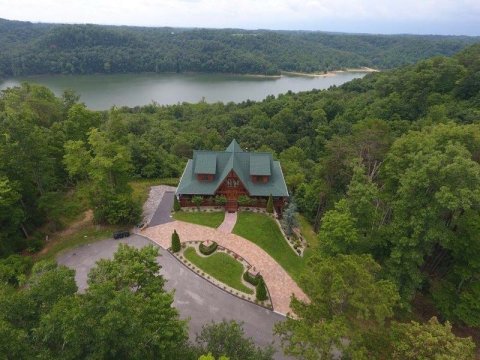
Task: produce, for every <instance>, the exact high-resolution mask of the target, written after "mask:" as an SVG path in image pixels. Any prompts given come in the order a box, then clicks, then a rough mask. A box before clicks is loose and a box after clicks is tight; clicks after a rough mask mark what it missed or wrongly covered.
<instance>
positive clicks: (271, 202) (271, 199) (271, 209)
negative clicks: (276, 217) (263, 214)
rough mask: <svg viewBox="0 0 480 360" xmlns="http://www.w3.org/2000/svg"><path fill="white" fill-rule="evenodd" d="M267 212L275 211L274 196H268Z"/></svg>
mask: <svg viewBox="0 0 480 360" xmlns="http://www.w3.org/2000/svg"><path fill="white" fill-rule="evenodd" d="M267 212H268V213H269V214H272V213H273V196H272V195H270V196H269V197H268V202H267Z"/></svg>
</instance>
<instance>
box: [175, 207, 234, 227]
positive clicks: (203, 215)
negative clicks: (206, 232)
mask: <svg viewBox="0 0 480 360" xmlns="http://www.w3.org/2000/svg"><path fill="white" fill-rule="evenodd" d="M173 218H174V219H176V220H180V221H185V222H189V223H192V224H198V225H203V226H208V227H211V228H215V229H216V228H217V227H219V226H220V224H221V223H222V222H223V220H224V219H225V213H224V212H223V211H214V212H185V211H180V212H178V213H175V214H173Z"/></svg>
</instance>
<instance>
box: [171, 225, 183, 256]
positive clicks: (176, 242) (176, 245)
mask: <svg viewBox="0 0 480 360" xmlns="http://www.w3.org/2000/svg"><path fill="white" fill-rule="evenodd" d="M181 248H182V244H180V236H178V233H177V230H173V234H172V252H179V251H180V249H181Z"/></svg>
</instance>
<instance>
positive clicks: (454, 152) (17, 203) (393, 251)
mask: <svg viewBox="0 0 480 360" xmlns="http://www.w3.org/2000/svg"><path fill="white" fill-rule="evenodd" d="M479 123H480V45H478V44H476V45H472V46H470V47H468V48H466V49H464V50H463V51H461V52H460V53H458V54H456V55H455V56H453V57H451V58H448V57H435V58H432V59H428V60H424V61H421V62H419V63H418V64H416V65H407V66H404V67H402V68H399V69H395V70H391V71H385V72H381V73H375V74H370V75H367V76H365V77H364V78H363V79H357V80H353V81H351V82H349V83H346V84H344V85H342V86H341V87H338V88H336V87H333V88H331V89H329V90H323V91H310V92H303V93H298V94H293V93H288V94H285V95H280V96H278V98H275V97H273V96H270V97H268V98H266V99H265V100H264V101H262V102H253V101H246V102H243V103H239V104H234V103H227V104H223V103H216V104H207V103H204V102H200V103H198V104H187V103H184V104H180V105H172V106H158V105H157V104H154V103H153V104H151V105H148V106H144V107H137V108H118V109H112V110H110V111H108V112H94V111H90V110H88V109H86V108H85V107H84V106H83V105H82V104H81V103H79V99H78V97H77V96H76V95H75V94H74V93H72V92H71V91H66V92H65V93H64V94H63V96H62V97H61V98H57V97H55V96H54V94H53V93H52V92H51V91H50V90H48V89H46V88H44V87H41V86H37V85H32V84H27V83H25V84H23V85H22V86H21V87H17V88H12V89H9V90H6V91H4V92H3V93H2V95H1V97H0V128H1V129H2V134H1V136H0V199H1V202H0V224H1V227H0V256H6V255H8V254H10V253H13V252H17V251H20V250H22V249H23V248H25V247H27V246H29V241H30V239H31V234H32V232H34V231H35V229H36V228H38V227H40V226H43V227H45V224H50V226H51V227H53V228H54V227H55V226H59V227H60V226H61V224H60V223H59V222H60V220H59V219H61V215H62V214H64V213H65V212H66V211H68V209H65V208H62V207H59V206H56V204H58V203H59V202H58V201H57V200H58V199H59V198H60V197H62V196H64V195H65V194H66V193H68V191H69V190H71V189H77V190H78V191H80V190H81V192H82V193H83V194H84V196H85V198H86V199H87V201H88V203H89V205H90V206H91V208H92V209H93V210H94V212H95V219H96V221H98V222H109V223H118V222H135V221H136V220H137V219H138V216H139V213H140V210H139V205H138V204H136V203H135V202H134V201H133V199H132V196H131V188H130V186H129V185H128V182H129V180H130V179H132V178H158V177H175V176H177V177H178V176H180V175H181V171H182V169H183V166H184V164H185V160H186V159H188V158H189V157H190V156H191V154H192V150H193V149H218V150H223V149H224V148H225V147H226V146H227V145H228V143H229V142H230V141H231V140H232V139H233V138H235V139H237V141H238V142H239V143H240V144H241V146H242V147H244V148H249V149H251V150H267V151H273V152H274V153H275V154H276V155H275V156H276V157H277V158H279V159H280V160H281V164H282V169H283V171H284V174H285V177H286V181H287V185H288V187H289V189H290V190H291V193H292V194H293V196H294V199H295V201H296V203H297V206H298V209H299V211H300V212H301V213H302V214H303V215H304V216H305V217H306V218H307V219H309V220H310V221H311V222H312V224H313V225H314V227H315V229H316V230H317V231H318V232H319V239H320V243H321V245H322V246H321V248H320V249H319V250H318V253H319V256H322V258H331V257H337V256H342V255H355V256H363V255H369V256H372V258H373V259H374V260H375V261H376V262H377V263H378V264H380V265H381V270H378V273H379V274H380V275H379V276H381V277H382V278H383V279H386V280H388V281H390V282H391V283H392V284H394V286H395V287H396V288H397V291H398V292H399V294H400V298H399V299H400V304H401V305H402V308H403V309H404V310H409V309H410V308H411V307H412V306H413V307H414V306H415V302H414V299H415V298H418V297H419V296H420V297H423V298H425V299H427V300H428V301H429V302H431V303H432V304H433V305H434V307H435V308H436V310H437V311H438V313H439V314H440V315H441V317H442V318H443V319H449V320H450V321H452V322H454V323H456V324H461V325H468V326H471V327H475V328H479V327H480V308H479V303H478V301H477V299H479V298H480V281H479V274H480V263H479V259H480V247H479V242H478V234H479V233H480V231H479V229H478V224H480V125H479ZM70 206H73V205H70Z"/></svg>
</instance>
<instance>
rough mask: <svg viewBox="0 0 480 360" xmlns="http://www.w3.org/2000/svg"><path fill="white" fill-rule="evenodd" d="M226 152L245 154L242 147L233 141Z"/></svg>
mask: <svg viewBox="0 0 480 360" xmlns="http://www.w3.org/2000/svg"><path fill="white" fill-rule="evenodd" d="M225 151H226V152H243V150H242V148H241V147H240V145H238V143H237V140H235V139H233V140H232V142H231V143H230V145H228V147H227V149H226V150H225Z"/></svg>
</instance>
